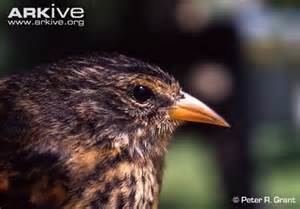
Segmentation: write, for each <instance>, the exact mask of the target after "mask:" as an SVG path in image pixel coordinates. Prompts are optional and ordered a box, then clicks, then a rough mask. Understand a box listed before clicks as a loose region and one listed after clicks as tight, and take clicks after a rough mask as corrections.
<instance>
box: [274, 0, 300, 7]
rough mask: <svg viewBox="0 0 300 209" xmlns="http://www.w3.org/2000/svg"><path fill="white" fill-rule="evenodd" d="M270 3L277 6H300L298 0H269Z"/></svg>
mask: <svg viewBox="0 0 300 209" xmlns="http://www.w3.org/2000/svg"><path fill="white" fill-rule="evenodd" d="M271 3H272V4H273V5H274V6H278V7H285V6H288V7H295V6H297V7H300V1H299V0H271Z"/></svg>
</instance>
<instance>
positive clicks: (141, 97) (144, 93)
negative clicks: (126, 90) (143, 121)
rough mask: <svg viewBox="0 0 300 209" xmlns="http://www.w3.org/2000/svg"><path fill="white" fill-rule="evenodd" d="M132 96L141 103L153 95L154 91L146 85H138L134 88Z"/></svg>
mask: <svg viewBox="0 0 300 209" xmlns="http://www.w3.org/2000/svg"><path fill="white" fill-rule="evenodd" d="M132 97H133V98H134V99H135V100H136V101H137V102H139V103H144V102H146V101H147V100H149V99H151V98H152V97H153V92H152V91H151V89H149V88H148V87H146V86H142V85H138V86H135V87H134V88H133V92H132Z"/></svg>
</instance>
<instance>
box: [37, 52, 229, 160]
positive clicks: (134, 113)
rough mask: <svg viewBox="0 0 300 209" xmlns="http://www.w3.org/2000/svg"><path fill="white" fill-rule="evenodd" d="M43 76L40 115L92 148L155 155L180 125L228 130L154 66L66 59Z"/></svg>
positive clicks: (96, 58)
mask: <svg viewBox="0 0 300 209" xmlns="http://www.w3.org/2000/svg"><path fill="white" fill-rule="evenodd" d="M46 72H47V73H46V74H45V78H43V79H44V80H46V81H47V82H43V83H44V84H43V86H41V87H40V88H41V90H43V91H44V90H45V89H50V88H53V89H54V90H52V91H49V92H50V93H51V95H50V94H49V95H48V96H47V95H46V93H45V92H43V95H46V98H45V105H44V106H43V108H44V112H47V113H48V114H50V116H49V117H51V120H52V121H53V118H54V117H57V118H60V119H59V120H63V122H62V123H61V124H66V123H67V124H69V129H70V130H72V131H71V132H72V133H73V134H79V135H82V134H83V133H85V134H86V135H87V136H89V137H88V138H89V139H94V140H93V142H95V143H96V144H100V145H109V146H110V147H115V148H118V149H126V148H129V149H130V150H131V151H130V152H131V153H132V154H134V153H136V154H138V155H144V154H145V153H153V152H156V155H158V154H161V153H164V150H165V149H166V147H167V143H168V140H167V139H168V138H169V136H170V135H171V133H172V132H173V131H174V129H175V128H176V127H177V126H178V125H179V124H180V123H181V122H182V121H194V122H201V123H209V124H215V125H220V126H229V125H228V124H227V123H226V122H225V120H224V119H222V118H221V117H220V116H219V115H218V114H216V113H215V112H214V111H213V110H211V109H210V108H209V107H208V106H206V105H205V104H204V103H202V102H201V101H200V100H198V99H196V98H194V97H192V96H190V95H189V94H187V93H185V92H184V91H183V90H182V89H181V87H180V85H179V84H178V82H177V81H176V80H175V79H174V78H173V77H172V76H170V75H169V74H167V73H165V72H163V71H162V70H161V69H160V68H159V67H157V66H153V65H149V64H147V63H144V62H142V61H139V60H136V59H133V58H128V57H126V56H123V55H116V56H93V57H88V58H87V57H83V58H70V59H67V60H64V61H62V62H58V63H56V64H53V65H50V66H48V67H47V71H46ZM39 78H40V79H41V76H39ZM41 85H42V84H41ZM34 91H38V90H37V89H36V88H35V89H34ZM55 92H56V93H55ZM55 95H56V96H55ZM39 98H40V96H39ZM51 100H55V102H49V101H51ZM49 104H50V105H51V106H49ZM58 110H59V111H58ZM61 110H62V111H61ZM56 112H59V113H58V114H57V113H56ZM74 112H75V114H74ZM74 115H75V116H74ZM48 126H50V124H49V123H48ZM57 127H59V126H58V125H57V123H55V128H57Z"/></svg>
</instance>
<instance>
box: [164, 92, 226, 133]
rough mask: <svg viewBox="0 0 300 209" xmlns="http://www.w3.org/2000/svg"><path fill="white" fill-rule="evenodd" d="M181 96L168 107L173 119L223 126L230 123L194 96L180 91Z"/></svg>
mask: <svg viewBox="0 0 300 209" xmlns="http://www.w3.org/2000/svg"><path fill="white" fill-rule="evenodd" d="M181 93H182V95H183V98H182V99H180V100H178V101H177V102H176V103H175V105H173V106H172V107H171V108H170V109H169V115H170V117H171V118H172V119H174V120H181V121H192V122H199V123H209V124H213V125H219V126H223V127H230V125H229V124H228V123H227V122H226V121H225V120H224V119H223V118H222V117H221V116H219V115H218V114H217V113H215V112H214V111H213V110H212V109H211V108H209V107H208V106H207V105H206V104H204V103H203V102H201V101H200V100H198V99H196V98H195V97H193V96H191V95H189V94H187V93H185V92H181Z"/></svg>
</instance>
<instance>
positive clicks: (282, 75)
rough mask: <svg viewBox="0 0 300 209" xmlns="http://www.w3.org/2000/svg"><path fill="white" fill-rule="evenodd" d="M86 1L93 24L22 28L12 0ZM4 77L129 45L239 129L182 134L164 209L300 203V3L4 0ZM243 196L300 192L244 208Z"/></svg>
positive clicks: (0, 8) (174, 149)
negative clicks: (13, 20) (11, 17)
mask: <svg viewBox="0 0 300 209" xmlns="http://www.w3.org/2000/svg"><path fill="white" fill-rule="evenodd" d="M53 2H54V3H55V5H56V6H59V7H62V8H64V7H73V6H78V7H83V8H84V10H85V17H84V20H85V25H84V27H79V26H16V25H15V26H12V25H8V23H7V16H8V14H9V11H10V9H11V8H12V7H18V8H22V7H26V6H27V7H28V6H48V7H49V5H51V3H53ZM0 18H1V22H0V73H1V75H5V74H8V73H11V72H16V71H25V70H27V69H31V68H32V67H33V66H35V65H38V64H42V63H46V62H51V61H53V60H57V59H60V58H64V57H66V56H69V55H73V54H82V53H89V52H95V51H96V52H103V51H104V52H120V53H125V54H127V55H131V56H135V57H138V58H141V59H144V60H146V61H150V62H153V63H156V64H158V65H160V66H161V67H162V68H163V69H165V70H166V71H169V72H171V73H172V74H174V75H175V77H176V78H178V80H180V82H181V83H182V84H183V86H184V88H185V89H187V91H189V92H191V93H192V94H193V95H195V96H197V97H199V98H201V99H202V100H204V101H205V102H206V103H208V104H209V105H210V106H212V107H214V108H215V109H217V110H218V112H220V113H221V114H222V115H224V116H225V118H227V119H228V121H229V122H230V123H231V124H232V128H231V129H230V130H224V129H220V128H216V127H210V126H204V125H203V126H199V125H195V124H190V125H186V126H185V127H183V128H181V129H180V130H179V131H178V132H177V133H176V135H175V137H174V140H173V143H172V145H171V149H170V151H169V155H168V156H167V162H166V171H165V176H164V184H163V190H162V195H161V204H160V208H161V209H179V208H182V209H198V208H205V209H220V208H224V209H225V208H237V209H242V208H245V209H251V208H284V209H292V208H300V181H299V176H300V168H299V166H298V165H299V163H300V131H299V127H300V82H299V81H300V71H299V67H300V1H298V0H273V1H267V0H265V1H263V0H243V1H238V0H164V1H159V0H124V1H117V0H98V1H96V0H64V1H62V0H60V1H49V0H45V1H37V0H32V1H30V0H24V1H17V0H1V1H0ZM234 196H237V197H239V198H240V197H242V196H247V197H264V196H270V197H274V196H280V197H284V198H293V197H294V198H295V199H296V203H294V204H291V203H289V204H265V205H264V204H238V203H233V202H232V198H233V197H234Z"/></svg>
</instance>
